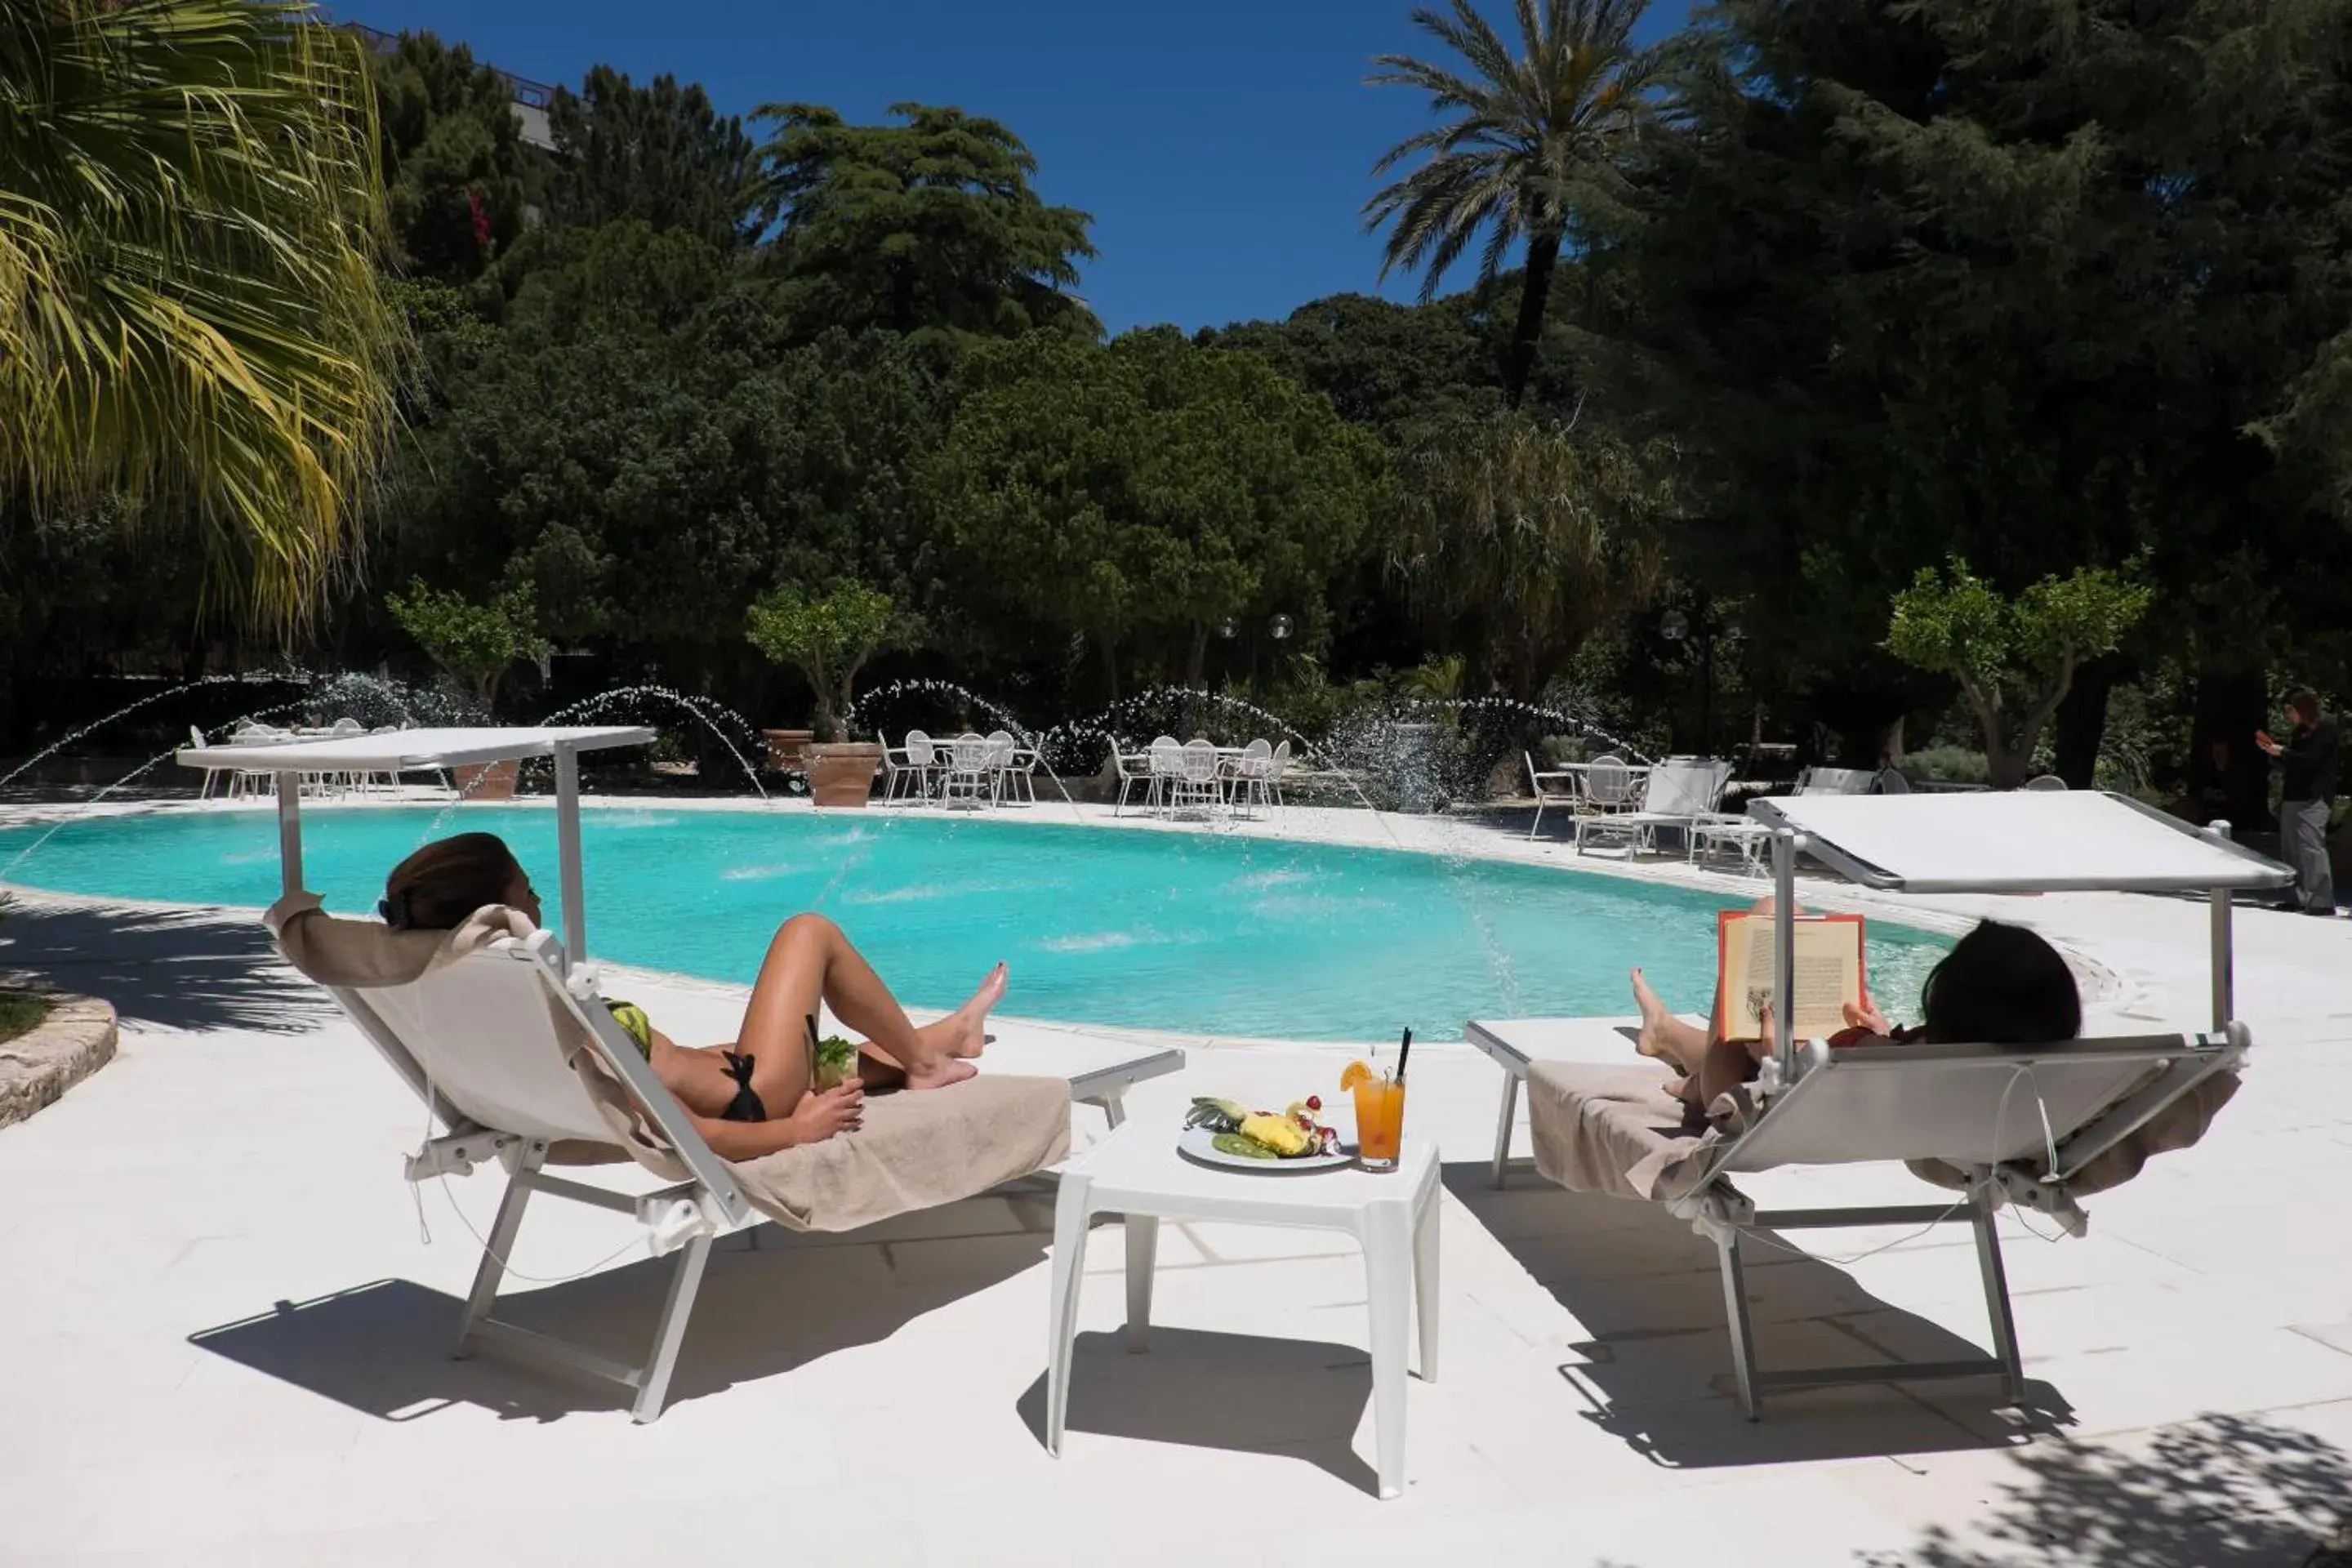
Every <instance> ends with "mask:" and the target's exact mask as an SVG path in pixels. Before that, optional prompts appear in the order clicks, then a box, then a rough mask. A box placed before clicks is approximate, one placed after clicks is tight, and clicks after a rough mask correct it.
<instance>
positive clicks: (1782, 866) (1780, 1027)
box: [1725, 827, 1797, 1087]
mask: <svg viewBox="0 0 2352 1568" xmlns="http://www.w3.org/2000/svg"><path fill="white" fill-rule="evenodd" d="M1772 996H1773V1002H1772V1024H1773V1027H1774V1028H1775V1029H1776V1030H1777V1031H1778V1033H1779V1036H1780V1039H1779V1043H1778V1044H1777V1045H1775V1047H1773V1051H1774V1054H1775V1055H1776V1056H1777V1057H1778V1058H1780V1082H1781V1084H1782V1085H1783V1086H1784V1087H1785V1086H1786V1085H1789V1084H1791V1083H1794V1082H1796V1081H1797V1031H1796V1017H1797V836H1796V835H1795V834H1794V833H1791V832H1790V831H1789V830H1788V829H1787V828H1785V827H1784V828H1782V829H1780V831H1779V832H1778V833H1775V834H1774V835H1772ZM1725 1002H1726V1007H1725V1013H1726V1016H1729V998H1726V999H1725Z"/></svg>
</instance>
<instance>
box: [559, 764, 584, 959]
mask: <svg viewBox="0 0 2352 1568" xmlns="http://www.w3.org/2000/svg"><path fill="white" fill-rule="evenodd" d="M555 856H556V863H557V866H558V868H559V869H558V872H557V875H558V876H559V878H560V879H561V883H560V885H561V887H562V896H563V956H564V958H565V960H566V961H567V962H569V963H586V962H587V961H588V890H587V885H586V881H585V879H584V878H583V876H582V874H581V869H580V752H579V751H578V750H577V749H576V748H575V747H572V746H570V745H567V744H565V743H563V742H557V743H556V745H555Z"/></svg>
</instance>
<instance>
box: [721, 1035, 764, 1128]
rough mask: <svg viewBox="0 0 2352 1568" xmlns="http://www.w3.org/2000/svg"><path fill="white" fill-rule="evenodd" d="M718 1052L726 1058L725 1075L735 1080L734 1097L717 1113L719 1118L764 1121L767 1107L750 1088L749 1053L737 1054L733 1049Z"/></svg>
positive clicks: (722, 1119)
mask: <svg viewBox="0 0 2352 1568" xmlns="http://www.w3.org/2000/svg"><path fill="white" fill-rule="evenodd" d="M719 1055H720V1056H722V1057H724V1058H727V1076H728V1077H729V1078H731V1079H734V1080H735V1098H734V1099H732V1100H729V1101H728V1102H727V1109H726V1110H722V1111H720V1112H719V1120H720V1121H766V1120H767V1119H768V1108H767V1107H766V1106H764V1105H762V1104H761V1103H760V1097H759V1095H758V1094H757V1093H756V1092H755V1091H754V1090H753V1089H752V1088H751V1055H750V1053H748V1052H746V1053H744V1054H742V1055H740V1056H739V1055H737V1054H736V1053H735V1052H733V1051H721V1052H719Z"/></svg>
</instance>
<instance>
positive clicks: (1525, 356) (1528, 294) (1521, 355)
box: [1503, 234, 1559, 408]
mask: <svg viewBox="0 0 2352 1568" xmlns="http://www.w3.org/2000/svg"><path fill="white" fill-rule="evenodd" d="M1558 262H1559V235H1557V234H1536V235H1530V236H1528V266H1527V273H1526V276H1525V277H1524V279H1522V280H1521V282H1520V285H1519V320H1518V324H1517V326H1515V327H1513V328H1512V329H1511V343H1510V347H1509V348H1508V349H1507V350H1506V351H1504V354H1503V397H1504V399H1505V401H1507V402H1508V403H1509V404H1510V405H1511V406H1512V407H1514V408H1517V406H1518V405H1519V399H1521V398H1522V397H1524V396H1526V395H1527V391H1528V376H1529V375H1531V374H1534V372H1535V368H1536V342H1537V340H1538V339H1539V338H1541V337H1542V336H1543V324H1544V306H1545V305H1546V303H1547V302H1549V300H1550V298H1551V274H1552V268H1553V267H1554V266H1555V265H1557V264H1558Z"/></svg>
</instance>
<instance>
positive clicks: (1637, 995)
mask: <svg viewBox="0 0 2352 1568" xmlns="http://www.w3.org/2000/svg"><path fill="white" fill-rule="evenodd" d="M1633 1003H1634V1005H1636V1006H1638V1007H1640V1008H1641V1009H1642V1032H1641V1033H1640V1034H1638V1035H1636V1036H1635V1037H1633V1048H1634V1049H1635V1050H1637V1051H1639V1052H1641V1053H1642V1054H1643V1056H1645V1057H1658V1058H1662V1059H1664V1060H1666V1061H1674V1060H1675V1055H1674V1052H1672V1051H1671V1050H1669V1049H1667V1047H1666V1026H1667V1025H1668V1024H1669V1023H1671V1022H1672V1021H1673V1019H1674V1015H1673V1014H1672V1013H1670V1012H1668V1011H1667V1010H1666V1005H1665V1004H1664V1002H1662V1001H1660V1000H1659V999H1658V994H1657V993H1656V992H1654V991H1653V990H1651V989H1650V983H1649V982H1648V981H1646V980H1644V979H1643V978H1642V972H1641V971H1640V970H1638V969H1636V970H1635V971H1633ZM1676 1065H1677V1066H1679V1065H1680V1064H1679V1063H1677V1064H1676Z"/></svg>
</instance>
